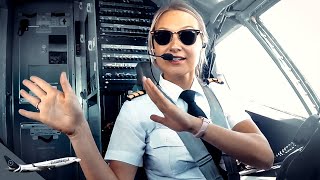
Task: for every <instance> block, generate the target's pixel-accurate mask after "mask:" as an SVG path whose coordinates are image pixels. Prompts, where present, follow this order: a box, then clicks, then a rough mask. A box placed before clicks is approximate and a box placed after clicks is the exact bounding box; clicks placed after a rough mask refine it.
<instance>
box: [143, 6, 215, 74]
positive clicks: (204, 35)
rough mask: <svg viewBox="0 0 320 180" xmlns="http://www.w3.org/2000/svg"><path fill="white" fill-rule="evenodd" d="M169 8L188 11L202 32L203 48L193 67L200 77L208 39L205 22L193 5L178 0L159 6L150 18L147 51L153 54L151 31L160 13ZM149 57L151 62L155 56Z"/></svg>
mask: <svg viewBox="0 0 320 180" xmlns="http://www.w3.org/2000/svg"><path fill="white" fill-rule="evenodd" d="M170 10H179V11H183V12H186V13H189V14H190V15H192V16H193V17H194V18H196V19H197V21H198V23H199V28H200V31H201V32H202V33H200V35H201V38H202V44H203V48H202V50H201V51H202V52H201V54H200V59H199V63H198V65H197V67H196V69H195V73H196V76H197V77H201V74H202V67H203V65H204V64H206V63H207V58H206V53H205V52H206V47H207V44H208V41H209V38H208V33H207V30H206V26H205V23H204V21H203V19H202V17H201V15H200V14H199V13H198V12H197V11H196V10H195V9H194V8H193V7H191V6H190V5H188V4H186V3H185V2H183V1H180V0H174V1H171V2H170V3H169V4H168V5H166V6H163V7H161V8H160V9H159V10H158V11H157V12H156V13H155V15H154V17H153V20H152V24H151V27H150V32H149V35H148V52H149V54H152V55H153V54H154V51H153V49H154V47H153V42H152V41H153V38H152V35H151V32H152V31H154V30H155V26H156V24H157V22H158V20H159V19H160V17H161V15H162V14H164V13H165V12H167V11H170ZM150 59H151V61H152V63H153V62H154V60H155V57H152V56H150Z"/></svg>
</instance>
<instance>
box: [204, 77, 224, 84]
mask: <svg viewBox="0 0 320 180" xmlns="http://www.w3.org/2000/svg"><path fill="white" fill-rule="evenodd" d="M205 82H206V83H207V84H210V83H212V82H215V83H218V84H224V82H223V81H222V80H221V79H218V78H208V79H205Z"/></svg>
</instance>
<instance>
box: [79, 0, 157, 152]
mask: <svg viewBox="0 0 320 180" xmlns="http://www.w3.org/2000/svg"><path fill="white" fill-rule="evenodd" d="M83 6H84V7H83V9H85V12H84V14H86V15H85V17H84V18H83V19H84V23H83V24H84V26H85V27H84V28H83V29H85V32H83V33H82V34H83V36H84V37H85V39H86V40H85V44H86V45H85V47H86V76H87V77H86V83H87V86H86V91H85V93H84V94H85V95H87V96H86V98H85V99H86V100H87V101H86V102H87V116H88V122H89V125H90V127H91V130H92V134H93V137H94V139H95V141H96V143H97V146H98V148H100V150H101V153H102V155H103V156H104V154H105V151H106V149H107V145H108V143H109V138H110V135H111V132H112V128H113V124H114V122H115V120H116V117H117V115H118V113H119V111H120V108H121V106H122V104H123V102H124V101H125V100H126V95H127V94H128V92H130V91H131V90H132V89H133V87H134V85H135V84H136V78H137V73H136V66H137V64H138V63H139V62H148V61H149V55H148V52H147V37H148V33H149V29H150V25H151V21H152V18H153V15H154V13H155V11H156V10H157V9H158V7H157V5H156V4H155V3H153V2H152V1H151V0H126V1H118V0H96V1H94V4H93V3H92V2H86V3H84V4H83ZM93 21H94V22H93ZM92 31H95V32H94V34H95V36H92ZM99 130H100V131H99Z"/></svg>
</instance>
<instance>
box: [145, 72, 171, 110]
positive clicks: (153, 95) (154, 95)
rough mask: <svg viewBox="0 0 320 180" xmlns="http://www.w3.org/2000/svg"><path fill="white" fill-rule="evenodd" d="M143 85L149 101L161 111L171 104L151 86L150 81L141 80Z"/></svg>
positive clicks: (147, 79)
mask: <svg viewBox="0 0 320 180" xmlns="http://www.w3.org/2000/svg"><path fill="white" fill-rule="evenodd" d="M143 84H144V87H145V90H146V92H147V93H148V95H149V97H150V99H151V100H152V101H153V102H154V103H155V104H156V106H157V107H158V108H159V109H160V110H163V109H164V108H166V107H167V106H169V105H170V104H171V102H170V101H169V100H168V99H167V98H166V97H165V96H164V95H163V94H162V92H161V91H160V90H159V89H158V88H157V87H156V86H155V85H154V84H153V82H152V81H151V79H149V78H146V79H143Z"/></svg>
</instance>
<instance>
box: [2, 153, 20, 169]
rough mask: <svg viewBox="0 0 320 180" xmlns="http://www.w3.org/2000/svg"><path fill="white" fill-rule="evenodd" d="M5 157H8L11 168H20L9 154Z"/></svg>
mask: <svg viewBox="0 0 320 180" xmlns="http://www.w3.org/2000/svg"><path fill="white" fill-rule="evenodd" d="M4 158H5V159H6V162H7V165H8V166H9V168H11V169H17V168H19V165H18V164H17V163H16V162H14V161H13V160H12V159H10V158H9V157H8V156H4Z"/></svg>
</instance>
